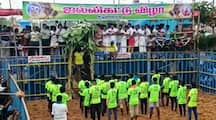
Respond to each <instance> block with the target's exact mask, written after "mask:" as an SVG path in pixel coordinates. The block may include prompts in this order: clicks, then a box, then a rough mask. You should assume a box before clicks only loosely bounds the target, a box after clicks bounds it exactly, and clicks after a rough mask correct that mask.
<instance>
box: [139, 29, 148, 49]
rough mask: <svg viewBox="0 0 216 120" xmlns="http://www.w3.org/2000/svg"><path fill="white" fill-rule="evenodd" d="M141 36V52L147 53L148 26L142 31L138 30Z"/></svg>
mask: <svg viewBox="0 0 216 120" xmlns="http://www.w3.org/2000/svg"><path fill="white" fill-rule="evenodd" d="M138 34H139V52H146V40H147V38H146V26H142V28H141V29H139V30H138Z"/></svg>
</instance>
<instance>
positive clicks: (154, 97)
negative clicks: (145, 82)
mask: <svg viewBox="0 0 216 120" xmlns="http://www.w3.org/2000/svg"><path fill="white" fill-rule="evenodd" d="M157 80H158V79H157V78H153V84H152V85H150V87H149V89H148V91H149V107H150V115H149V118H150V119H151V118H152V115H153V111H154V107H156V110H157V116H158V120H160V109H159V95H160V85H159V84H157Z"/></svg>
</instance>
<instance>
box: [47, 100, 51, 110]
mask: <svg viewBox="0 0 216 120" xmlns="http://www.w3.org/2000/svg"><path fill="white" fill-rule="evenodd" d="M47 102H48V111H49V112H50V113H51V112H52V101H51V100H50V99H49V98H47Z"/></svg>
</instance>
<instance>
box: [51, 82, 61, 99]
mask: <svg viewBox="0 0 216 120" xmlns="http://www.w3.org/2000/svg"><path fill="white" fill-rule="evenodd" d="M61 86H62V85H60V84H57V85H56V84H53V85H52V86H50V89H51V92H52V102H56V97H57V94H58V93H60V88H61Z"/></svg>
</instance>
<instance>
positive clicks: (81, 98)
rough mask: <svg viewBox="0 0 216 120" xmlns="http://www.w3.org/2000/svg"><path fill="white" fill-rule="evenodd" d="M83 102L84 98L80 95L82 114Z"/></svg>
mask: <svg viewBox="0 0 216 120" xmlns="http://www.w3.org/2000/svg"><path fill="white" fill-rule="evenodd" d="M83 100H84V97H83V96H81V95H80V105H79V106H80V109H81V111H82V112H83Z"/></svg>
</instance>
